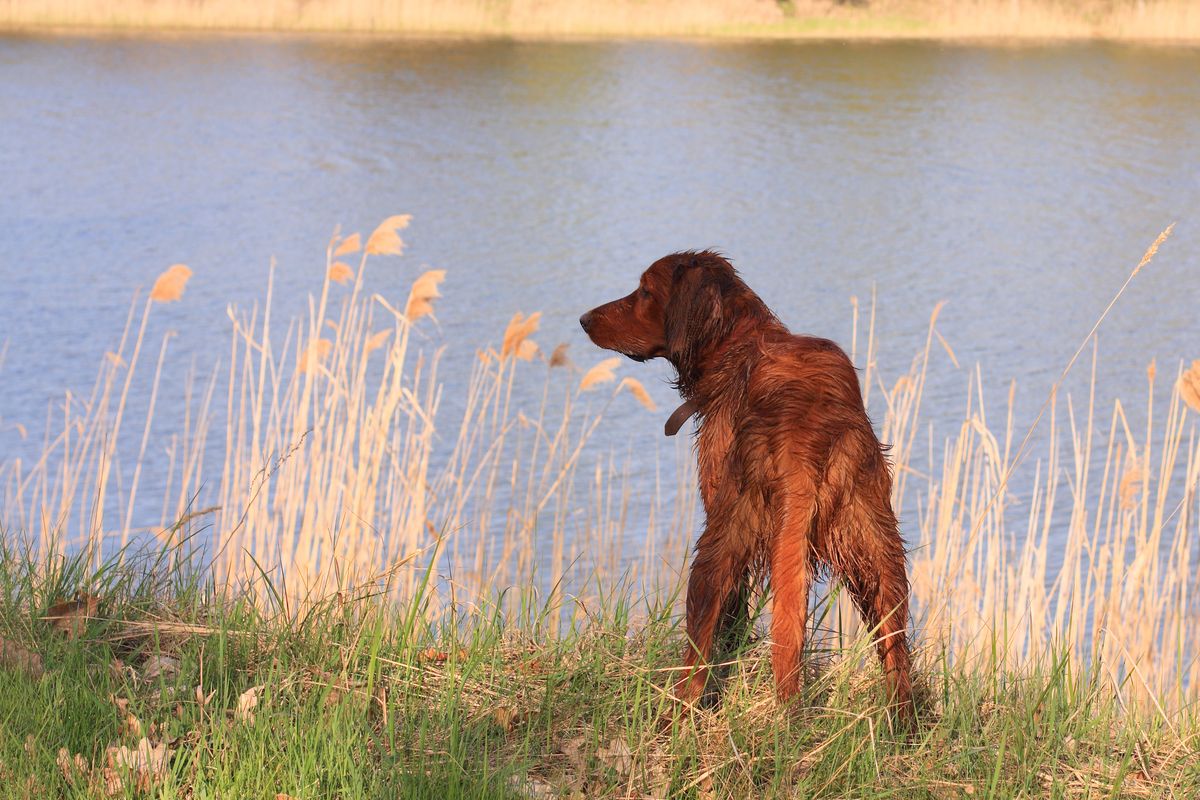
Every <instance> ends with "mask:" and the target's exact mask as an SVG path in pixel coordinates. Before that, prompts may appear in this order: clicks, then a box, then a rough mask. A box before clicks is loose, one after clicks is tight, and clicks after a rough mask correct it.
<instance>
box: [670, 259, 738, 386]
mask: <svg viewBox="0 0 1200 800" xmlns="http://www.w3.org/2000/svg"><path fill="white" fill-rule="evenodd" d="M722 278H723V276H722V275H721V274H720V273H719V271H718V270H715V269H711V268H708V267H703V266H681V267H678V268H677V269H676V270H675V275H674V284H673V286H672V288H671V295H670V300H668V301H667V307H666V309H665V310H664V315H663V316H664V318H663V323H664V328H665V333H666V340H667V357H668V358H669V359H670V360H671V361H672V362H673V363H675V364H676V365H677V366H683V365H686V364H690V363H691V362H693V361H694V360H695V358H696V357H697V356H698V355H699V354H700V353H702V352H703V351H704V350H705V349H706V348H707V347H708V345H710V344H712V343H713V342H716V341H719V340H721V339H723V338H724V337H725V336H727V335H728V333H729V325H728V322H727V315H726V313H725V310H726V309H725V296H724V295H725V287H724V285H723V284H724V283H725V281H723V280H722Z"/></svg>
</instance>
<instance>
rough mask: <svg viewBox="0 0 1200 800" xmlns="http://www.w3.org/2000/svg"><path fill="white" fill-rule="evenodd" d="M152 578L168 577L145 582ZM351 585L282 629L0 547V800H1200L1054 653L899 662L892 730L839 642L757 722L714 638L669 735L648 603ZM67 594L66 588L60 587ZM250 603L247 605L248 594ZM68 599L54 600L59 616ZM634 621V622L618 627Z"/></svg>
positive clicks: (767, 692) (184, 576) (664, 667)
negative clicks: (912, 675) (912, 677)
mask: <svg viewBox="0 0 1200 800" xmlns="http://www.w3.org/2000/svg"><path fill="white" fill-rule="evenodd" d="M166 563H174V564H176V567H174V568H173V569H169V570H168V569H165V568H164V565H165V564H166ZM377 591H378V587H377V586H374V585H371V584H368V585H365V586H360V587H358V588H357V589H355V590H350V591H347V592H343V593H340V594H335V595H332V596H330V597H327V598H322V599H320V600H319V601H316V602H314V603H312V604H311V605H310V606H309V607H308V608H307V609H306V611H305V612H304V613H299V614H289V613H286V612H284V611H283V610H282V609H281V608H280V607H279V606H278V605H276V604H274V603H273V602H272V600H271V597H272V591H271V588H270V587H269V586H268V585H267V584H265V583H262V582H260V583H258V584H256V586H255V588H254V589H253V590H252V594H250V595H245V596H240V597H238V598H236V599H235V598H229V597H223V596H222V595H221V594H219V593H217V592H215V591H214V590H213V586H212V582H211V581H210V580H208V579H207V578H206V576H204V575H203V574H202V573H201V574H197V573H193V572H191V571H190V566H189V565H188V564H187V563H186V560H181V559H179V558H176V557H173V556H162V555H159V556H157V557H149V556H148V557H146V560H142V559H137V558H134V559H126V560H125V561H124V562H123V563H122V564H117V563H116V562H112V563H109V564H105V565H102V568H101V569H100V570H99V571H96V572H94V571H93V570H92V568H91V567H90V566H89V565H88V564H87V563H86V562H85V561H83V560H81V559H75V560H67V561H62V560H58V559H55V560H52V561H38V560H30V559H29V558H28V557H27V556H26V555H24V554H22V553H21V552H19V551H18V550H17V549H16V548H14V547H13V546H11V545H9V546H7V547H6V548H5V549H4V550H3V552H0V592H2V599H0V719H2V720H3V723H4V724H3V725H2V726H0V775H2V776H3V780H2V781H0V795H2V796H6V797H64V798H66V797H79V798H85V797H87V798H95V797H106V796H107V797H151V796H153V797H165V798H175V797H197V798H199V797H239V798H266V799H267V800H270V798H276V800H280V798H283V799H284V800H286V798H329V797H338V798H368V797H369V798H385V797H405V798H417V797H428V798H437V799H438V800H442V798H466V797H480V798H484V797H487V798H549V797H570V798H581V797H621V798H650V797H656V798H657V797H661V798H665V797H691V798H724V797H812V798H817V797H880V798H886V797H896V798H905V799H906V800H908V799H912V798H960V797H964V796H974V797H1005V798H1007V797H1053V798H1067V797H1072V798H1073V797H1094V798H1117V797H1123V798H1124V797H1130V798H1132V797H1148V798H1150V797H1152V798H1180V799H1181V800H1182V798H1192V797H1195V796H1196V793H1197V792H1198V791H1200V758H1198V756H1197V741H1198V739H1200V724H1198V723H1200V721H1198V720H1197V718H1196V716H1195V714H1194V713H1190V712H1189V713H1187V714H1183V715H1180V716H1176V717H1174V718H1173V719H1172V720H1170V721H1168V720H1166V719H1165V718H1164V717H1162V716H1161V715H1158V714H1156V713H1153V712H1151V713H1147V714H1143V713H1141V712H1139V711H1136V710H1133V709H1129V708H1127V707H1126V705H1125V701H1124V700H1123V699H1122V694H1123V691H1124V687H1122V686H1120V685H1118V684H1113V683H1112V682H1111V681H1110V680H1109V678H1108V677H1107V676H1106V674H1105V672H1104V670H1103V669H1101V668H1100V667H1099V666H1098V665H1097V666H1095V667H1092V668H1089V667H1087V666H1085V665H1084V664H1082V663H1081V662H1080V661H1078V660H1077V659H1076V658H1075V657H1073V656H1072V655H1071V654H1070V653H1069V652H1067V651H1060V652H1054V651H1052V652H1048V653H1047V654H1046V655H1045V656H1044V657H1043V658H1042V659H1040V660H1037V661H1035V662H1032V663H1025V664H1023V665H1020V666H1016V665H1011V664H1007V663H1005V662H1004V661H1003V659H1002V658H1001V657H999V656H998V655H995V654H998V653H1000V652H1002V650H1003V648H996V647H991V648H988V647H985V648H983V651H984V652H990V653H992V654H993V656H990V657H989V656H984V657H980V658H978V659H976V660H973V661H971V662H959V663H957V664H955V665H954V666H951V665H950V664H949V663H948V662H947V660H946V658H945V655H944V653H942V652H939V651H936V650H926V651H924V652H923V653H921V655H920V658H919V659H918V661H919V680H918V688H919V690H920V692H919V713H920V722H919V725H918V727H917V730H916V731H915V732H914V733H913V734H912V735H910V736H904V735H899V734H897V733H894V732H893V731H892V730H891V729H890V727H889V724H888V719H887V716H886V714H885V713H884V712H883V710H882V708H881V704H880V700H881V697H882V694H881V687H880V685H879V684H880V680H879V678H880V676H879V675H878V673H877V670H876V668H875V666H874V663H873V661H874V660H873V658H871V657H870V656H869V653H868V654H865V655H867V656H868V657H867V658H865V659H863V658H860V657H859V656H860V655H864V653H863V652H862V651H863V648H862V643H861V642H856V643H849V644H848V646H847V648H846V649H845V650H842V651H840V652H839V653H838V654H821V653H812V654H810V656H809V661H810V664H811V665H812V669H811V674H810V677H809V683H808V689H807V693H806V695H805V697H804V698H803V700H802V701H801V702H799V703H797V704H796V705H795V706H794V707H792V708H788V709H782V710H781V709H779V708H777V707H776V705H775V702H774V699H773V694H772V681H771V672H770V664H769V657H768V654H767V653H766V644H765V642H762V641H758V640H756V639H755V638H754V637H750V638H748V639H747V640H745V641H743V642H740V643H731V644H730V647H729V649H728V651H727V652H726V653H725V654H724V659H725V662H726V664H727V666H726V668H725V670H724V678H723V681H722V683H721V702H719V703H716V704H713V705H711V706H710V707H707V708H701V709H697V710H695V711H694V712H693V713H692V714H690V715H689V716H687V717H685V718H683V719H681V720H679V721H677V722H676V723H675V724H674V725H673V726H669V727H667V728H661V727H660V726H659V725H658V720H659V719H660V716H661V715H662V714H663V712H664V711H665V710H667V708H668V704H667V699H666V694H665V689H664V687H665V686H666V685H668V684H669V682H670V677H671V669H672V668H674V667H676V666H677V663H678V654H679V653H680V652H681V650H682V646H683V640H682V636H681V632H680V631H679V630H678V628H677V626H676V625H675V624H674V623H673V622H672V620H671V617H670V616H669V615H668V614H667V613H666V612H665V610H664V609H663V608H661V607H655V606H653V605H650V606H646V605H643V604H641V603H640V602H639V601H638V600H637V599H636V598H632V597H630V596H629V595H628V594H623V593H622V592H620V591H619V590H614V591H613V592H612V593H611V594H608V595H607V596H606V597H605V598H603V600H602V601H601V602H599V603H597V604H595V605H593V606H592V607H590V608H589V609H588V614H587V621H586V623H583V624H578V625H573V626H571V627H570V629H569V630H565V631H562V632H561V633H560V634H559V635H552V634H550V633H549V630H550V625H549V624H548V618H549V617H551V616H553V615H555V614H557V613H558V612H559V609H557V608H554V607H551V606H547V605H545V604H543V603H539V602H538V601H536V600H534V599H533V598H530V597H526V598H525V600H526V601H528V602H526V603H524V604H523V610H522V612H521V613H519V614H516V615H510V616H507V621H505V620H506V615H503V614H499V613H495V612H494V611H493V610H492V609H489V608H488V607H487V606H486V605H484V606H480V607H475V608H472V609H470V610H467V609H462V610H459V611H457V612H456V613H453V614H449V615H445V616H442V617H441V618H440V619H439V620H437V621H435V622H431V621H429V620H428V619H426V618H425V617H424V615H423V614H422V608H421V606H422V594H421V591H418V592H417V594H416V595H414V597H413V598H412V599H411V601H410V602H409V603H406V604H401V605H399V606H396V605H389V604H388V603H386V602H385V601H383V600H381V598H380V597H379V596H378V595H377V594H375V592H377ZM79 593H82V594H79ZM255 593H257V596H255ZM70 597H78V598H79V599H78V601H77V602H75V603H70V602H67V603H62V602H59V601H61V600H62V598H70ZM636 620H641V621H636Z"/></svg>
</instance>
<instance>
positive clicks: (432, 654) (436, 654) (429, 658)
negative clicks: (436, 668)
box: [417, 647, 450, 664]
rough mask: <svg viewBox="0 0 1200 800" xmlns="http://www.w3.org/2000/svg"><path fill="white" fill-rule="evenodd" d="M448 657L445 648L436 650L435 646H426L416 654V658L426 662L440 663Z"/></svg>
mask: <svg viewBox="0 0 1200 800" xmlns="http://www.w3.org/2000/svg"><path fill="white" fill-rule="evenodd" d="M449 657H450V654H449V653H447V652H446V651H445V650H438V649H437V648H436V647H427V648H425V649H424V650H422V651H421V652H420V653H419V654H418V655H417V660H419V661H423V662H425V663H426V664H440V663H442V662H443V661H445V660H446V659H447V658H449Z"/></svg>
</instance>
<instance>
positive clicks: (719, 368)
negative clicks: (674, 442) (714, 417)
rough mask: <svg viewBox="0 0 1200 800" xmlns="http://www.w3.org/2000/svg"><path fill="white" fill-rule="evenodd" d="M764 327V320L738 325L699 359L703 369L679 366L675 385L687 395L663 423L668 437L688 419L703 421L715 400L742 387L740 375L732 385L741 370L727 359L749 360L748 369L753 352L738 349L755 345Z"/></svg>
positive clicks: (683, 394) (682, 395) (676, 367)
mask: <svg viewBox="0 0 1200 800" xmlns="http://www.w3.org/2000/svg"><path fill="white" fill-rule="evenodd" d="M764 330H765V326H763V325H762V323H761V322H756V321H749V320H748V321H746V322H745V323H742V324H740V325H738V326H737V327H735V328H734V329H733V331H732V332H731V333H730V335H729V336H727V337H725V338H724V339H723V340H722V341H720V342H718V343H716V344H715V345H714V346H712V347H710V348H709V349H708V350H707V351H706V352H705V353H704V355H703V356H702V357H701V358H700V359H699V360H700V363H703V364H704V365H706V366H705V367H704V368H703V369H696V368H693V369H692V370H689V371H688V372H687V373H685V372H684V371H683V370H681V369H680V368H679V367H680V365H675V370H676V374H677V375H679V380H677V381H676V382H675V386H676V388H677V389H678V390H679V394H680V396H681V397H682V398H683V403H682V404H680V406H679V407H678V408H676V409H675V410H674V411H673V412H672V413H671V416H670V417H669V418H668V419H667V422H666V425H664V426H663V432H664V433H665V434H666V435H667V436H674V435H675V434H676V433H678V432H679V429H680V428H681V427H683V424H684V423H685V422H687V421H688V419H690V418H691V417H693V416H695V415H697V414H699V415H700V417H701V419H702V420H703V417H704V416H705V414H706V413H707V411H708V408H709V406H710V405H711V404H712V403H713V401H714V400H716V399H717V398H719V397H728V396H730V395H731V390H734V391H736V389H737V388H739V387H738V386H737V385H736V383H740V381H737V380H736V377H735V385H730V379H729V376H731V375H733V376H737V373H738V372H739V370H736V369H733V370H731V369H729V368H728V367H727V366H726V365H724V364H723V362H724V361H726V360H733V361H735V362H736V361H745V362H746V364H747V368H748V367H749V364H750V361H751V357H750V356H749V354H747V353H745V352H742V353H740V354H739V353H738V352H736V351H744V349H745V348H746V347H748V346H752V345H753V342H754V341H755V340H756V339H757V338H758V337H757V334H758V333H761V332H763V331H764ZM685 374H687V375H689V376H690V379H689V380H685V379H684V377H683V376H684V375H685ZM719 376H724V377H723V378H722V377H719Z"/></svg>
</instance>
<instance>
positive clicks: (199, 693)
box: [193, 684, 217, 708]
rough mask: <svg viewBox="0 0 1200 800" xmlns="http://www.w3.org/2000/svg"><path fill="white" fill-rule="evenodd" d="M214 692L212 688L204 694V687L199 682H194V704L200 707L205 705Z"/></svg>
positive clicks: (210, 699) (209, 701)
mask: <svg viewBox="0 0 1200 800" xmlns="http://www.w3.org/2000/svg"><path fill="white" fill-rule="evenodd" d="M216 693H217V690H216V689H213V690H212V691H211V692H209V693H208V694H205V693H204V687H203V686H201V685H200V684H196V689H195V691H194V692H193V694H194V695H195V698H196V705H198V706H200V707H201V708H204V707H205V706H207V705H208V704H209V703H211V702H212V699H213V696H214V695H215V694H216Z"/></svg>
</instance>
